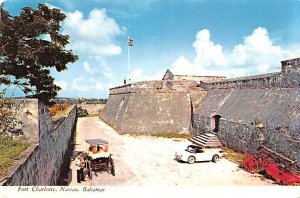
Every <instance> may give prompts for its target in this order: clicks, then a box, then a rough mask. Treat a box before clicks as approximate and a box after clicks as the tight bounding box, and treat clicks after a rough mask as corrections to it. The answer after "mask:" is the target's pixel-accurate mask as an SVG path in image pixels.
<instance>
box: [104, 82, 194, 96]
mask: <svg viewBox="0 0 300 198" xmlns="http://www.w3.org/2000/svg"><path fill="white" fill-rule="evenodd" d="M196 86H197V82H196V81H191V80H185V81H182V80H155V81H143V82H137V83H132V84H127V85H123V86H119V87H114V88H111V89H110V90H109V91H110V92H109V94H110V95H115V94H126V93H141V92H155V93H156V92H157V93H162V92H168V91H173V90H175V91H183V92H187V91H188V90H189V89H191V88H193V87H196Z"/></svg>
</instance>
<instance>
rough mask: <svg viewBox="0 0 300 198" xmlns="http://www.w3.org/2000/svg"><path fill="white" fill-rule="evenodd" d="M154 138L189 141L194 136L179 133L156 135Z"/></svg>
mask: <svg viewBox="0 0 300 198" xmlns="http://www.w3.org/2000/svg"><path fill="white" fill-rule="evenodd" d="M152 136H154V137H163V138H183V139H189V138H191V137H192V135H190V134H178V133H155V134H153V135H152Z"/></svg>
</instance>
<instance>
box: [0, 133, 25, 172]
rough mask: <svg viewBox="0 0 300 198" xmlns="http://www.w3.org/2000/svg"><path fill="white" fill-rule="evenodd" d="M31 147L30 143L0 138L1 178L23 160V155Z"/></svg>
mask: <svg viewBox="0 0 300 198" xmlns="http://www.w3.org/2000/svg"><path fill="white" fill-rule="evenodd" d="M28 146H29V144H28V143H26V142H24V141H20V140H14V139H12V138H10V137H4V136H0V178H1V177H4V176H5V175H6V174H7V172H8V170H9V169H10V167H11V166H12V164H13V163H14V162H15V161H16V160H18V159H20V158H21V153H22V152H23V151H24V150H25V149H26V148H27V147H28Z"/></svg>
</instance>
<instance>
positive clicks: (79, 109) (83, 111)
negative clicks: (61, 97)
mask: <svg viewBox="0 0 300 198" xmlns="http://www.w3.org/2000/svg"><path fill="white" fill-rule="evenodd" d="M88 114H89V113H88V112H87V110H86V109H83V108H82V107H77V116H78V117H86V116H87V115H88Z"/></svg>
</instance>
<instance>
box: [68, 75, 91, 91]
mask: <svg viewBox="0 0 300 198" xmlns="http://www.w3.org/2000/svg"><path fill="white" fill-rule="evenodd" d="M72 89H73V90H75V91H79V92H89V91H91V89H90V86H89V83H88V82H87V81H86V80H85V78H83V77H82V76H80V77H78V78H75V79H74V80H73V81H72Z"/></svg>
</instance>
